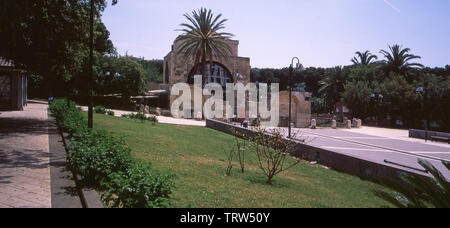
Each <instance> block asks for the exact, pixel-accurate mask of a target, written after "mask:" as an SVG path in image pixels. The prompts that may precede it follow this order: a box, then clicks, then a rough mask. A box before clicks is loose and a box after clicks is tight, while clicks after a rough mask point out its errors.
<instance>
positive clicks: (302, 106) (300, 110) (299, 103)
mask: <svg viewBox="0 0 450 228" xmlns="http://www.w3.org/2000/svg"><path fill="white" fill-rule="evenodd" d="M291 100H292V101H291V121H292V123H294V125H295V127H299V128H303V127H308V126H309V125H310V124H311V93H307V92H292V99H291ZM288 120H289V92H288V91H280V127H287V126H288Z"/></svg>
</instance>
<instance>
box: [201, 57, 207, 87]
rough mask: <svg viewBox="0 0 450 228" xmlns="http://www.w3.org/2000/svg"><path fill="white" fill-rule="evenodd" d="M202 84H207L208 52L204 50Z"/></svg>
mask: <svg viewBox="0 0 450 228" xmlns="http://www.w3.org/2000/svg"><path fill="white" fill-rule="evenodd" d="M202 84H203V86H204V85H205V84H206V53H205V52H203V56H202Z"/></svg>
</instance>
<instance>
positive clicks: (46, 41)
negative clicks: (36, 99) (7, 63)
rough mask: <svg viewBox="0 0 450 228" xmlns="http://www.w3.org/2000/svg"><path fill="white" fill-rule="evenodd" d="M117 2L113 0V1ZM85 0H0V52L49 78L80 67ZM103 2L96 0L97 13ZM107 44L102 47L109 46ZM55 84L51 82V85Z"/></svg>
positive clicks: (64, 75) (86, 13) (67, 74)
mask: <svg viewBox="0 0 450 228" xmlns="http://www.w3.org/2000/svg"><path fill="white" fill-rule="evenodd" d="M113 2H116V1H113ZM88 3H89V1H88V0H79V1H75V0H61V1H54V0H42V1H15V0H3V1H0V17H1V18H7V20H1V21H0V34H2V35H1V36H0V42H1V43H2V44H4V45H1V46H0V56H3V57H4V58H7V59H11V60H13V61H14V62H15V63H16V64H17V65H21V66H23V67H25V68H26V69H27V70H28V71H29V72H32V73H35V74H38V75H41V76H42V77H44V78H45V79H47V80H48V81H50V82H56V81H57V79H59V78H62V79H63V80H64V81H66V82H67V81H68V80H69V79H70V78H71V77H72V76H74V75H75V74H77V73H80V70H82V66H81V65H82V63H83V58H85V57H86V56H85V55H84V53H83V52H84V51H85V50H87V49H88V47H87V38H88V30H89V26H88V24H87V22H88V18H89V4H88ZM105 5H106V2H105V1H103V0H98V1H95V6H96V9H97V12H96V13H97V14H99V13H100V12H101V11H103V9H104V7H105ZM108 48H110V45H109V47H103V49H108ZM53 87H54V86H53Z"/></svg>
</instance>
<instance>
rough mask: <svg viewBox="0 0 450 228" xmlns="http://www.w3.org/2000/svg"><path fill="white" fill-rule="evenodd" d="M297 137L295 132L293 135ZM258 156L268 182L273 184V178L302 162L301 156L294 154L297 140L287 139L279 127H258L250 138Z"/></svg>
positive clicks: (260, 166)
mask: <svg viewBox="0 0 450 228" xmlns="http://www.w3.org/2000/svg"><path fill="white" fill-rule="evenodd" d="M293 138H296V137H295V133H294V135H293ZM250 142H251V143H252V144H253V147H254V148H255V152H256V156H257V158H258V163H259V168H260V169H261V171H262V172H263V173H264V174H265V175H266V176H267V181H266V183H267V184H272V179H273V178H274V177H275V176H276V175H278V174H280V173H282V172H285V171H286V170H288V169H290V168H292V167H294V166H296V165H298V164H299V163H300V161H301V160H300V158H299V157H294V156H292V154H293V152H294V149H295V145H296V144H295V142H293V141H291V140H285V138H284V136H283V134H282V133H281V132H280V130H278V129H272V130H266V129H263V128H258V129H256V132H255V135H254V136H253V137H251V138H250Z"/></svg>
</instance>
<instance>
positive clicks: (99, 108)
mask: <svg viewBox="0 0 450 228" xmlns="http://www.w3.org/2000/svg"><path fill="white" fill-rule="evenodd" d="M94 112H95V113H98V114H106V108H105V107H103V106H95V108H94Z"/></svg>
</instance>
